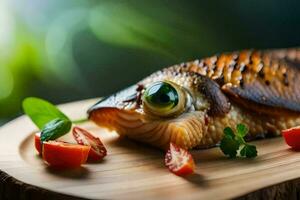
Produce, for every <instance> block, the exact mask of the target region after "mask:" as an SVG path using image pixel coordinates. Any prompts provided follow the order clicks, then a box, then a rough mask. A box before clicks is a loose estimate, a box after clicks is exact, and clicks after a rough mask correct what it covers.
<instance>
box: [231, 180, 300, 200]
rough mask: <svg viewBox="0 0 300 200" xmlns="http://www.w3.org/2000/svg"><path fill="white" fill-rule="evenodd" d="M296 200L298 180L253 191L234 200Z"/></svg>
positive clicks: (298, 192)
mask: <svg viewBox="0 0 300 200" xmlns="http://www.w3.org/2000/svg"><path fill="white" fill-rule="evenodd" d="M262 199H277V200H286V199H289V200H298V199H300V178H298V179H292V180H289V181H285V182H282V183H278V184H275V185H272V186H269V187H265V188H262V189H260V190H255V191H253V192H250V193H248V194H245V195H242V196H240V197H237V198H234V200H262Z"/></svg>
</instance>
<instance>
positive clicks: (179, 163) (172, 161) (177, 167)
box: [165, 143, 195, 176]
mask: <svg viewBox="0 0 300 200" xmlns="http://www.w3.org/2000/svg"><path fill="white" fill-rule="evenodd" d="M165 165H166V166H167V167H168V168H169V170H170V171H171V172H173V173H174V174H176V175H178V176H185V175H188V174H192V173H194V170H195V162H194V160H193V157H192V155H191V154H190V153H189V152H188V151H187V150H185V149H182V148H180V147H178V146H177V145H175V144H174V143H170V147H169V149H168V151H167V153H166V156H165Z"/></svg>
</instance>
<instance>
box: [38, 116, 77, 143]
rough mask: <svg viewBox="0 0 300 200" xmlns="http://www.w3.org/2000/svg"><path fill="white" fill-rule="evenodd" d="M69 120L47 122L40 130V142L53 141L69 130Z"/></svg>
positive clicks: (70, 124) (58, 119) (57, 119)
mask: <svg viewBox="0 0 300 200" xmlns="http://www.w3.org/2000/svg"><path fill="white" fill-rule="evenodd" d="M71 126H72V122H71V121H70V120H65V119H60V118H56V119H54V120H52V121H50V122H48V123H47V124H46V125H45V126H44V127H43V129H42V132H41V141H42V142H44V141H48V140H55V139H57V138H59V137H61V136H63V135H64V134H66V133H68V132H69V131H70V130H71Z"/></svg>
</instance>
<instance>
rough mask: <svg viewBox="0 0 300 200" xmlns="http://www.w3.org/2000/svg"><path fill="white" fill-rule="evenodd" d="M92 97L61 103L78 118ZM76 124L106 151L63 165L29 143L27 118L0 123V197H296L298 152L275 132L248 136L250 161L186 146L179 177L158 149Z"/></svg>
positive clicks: (299, 170)
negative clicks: (192, 166)
mask: <svg viewBox="0 0 300 200" xmlns="http://www.w3.org/2000/svg"><path fill="white" fill-rule="evenodd" d="M95 102H96V100H87V101H81V102H75V103H69V104H66V105H63V106H61V109H62V110H63V111H64V112H65V113H67V114H68V115H69V116H70V117H71V118H72V119H78V118H82V117H83V116H85V111H86V110H87V108H88V107H89V106H91V105H92V104H94V103H95ZM82 126H83V127H85V128H87V129H88V130H90V131H91V132H93V133H95V134H98V135H99V136H100V137H101V138H103V141H104V143H105V145H106V146H107V149H108V156H107V157H106V158H105V160H103V161H102V162H100V163H93V164H86V165H84V166H83V167H82V168H80V169H76V170H68V171H57V170H53V169H51V168H49V167H47V165H45V164H44V163H43V161H42V160H41V159H40V157H39V156H38V155H37V153H36V152H35V150H34V147H33V132H34V131H35V130H36V128H35V126H34V125H33V124H32V122H31V121H30V120H29V119H28V118H27V117H25V116H22V117H19V118H17V119H15V120H13V121H11V122H10V123H8V124H6V125H4V126H2V127H1V128H0V170H1V173H0V176H1V177H0V180H1V184H0V199H41V198H43V199H77V198H78V199H80V198H87V199H144V200H146V199H231V198H238V197H242V198H249V197H252V198H254V199H255V198H256V199H262V198H263V199H266V198H268V199H273V198H281V199H287V198H292V197H293V198H295V199H296V198H299V196H297V194H298V195H299V188H300V181H299V180H300V179H299V177H300V153H298V152H294V151H291V150H290V149H289V148H288V146H287V145H286V144H285V143H284V141H283V139H282V138H273V139H266V140H260V141H256V142H253V143H254V144H255V145H257V149H258V152H259V156H258V157H257V158H255V159H253V160H251V159H228V158H226V157H224V155H223V154H222V153H221V152H220V150H219V148H212V149H208V150H197V151H193V152H192V154H193V157H194V159H195V161H196V163H197V170H196V173H195V174H194V175H191V176H188V177H185V178H183V177H178V176H176V175H173V174H172V173H170V172H169V171H168V170H167V169H166V168H165V166H164V153H163V152H162V151H160V150H157V149H154V148H152V147H149V146H145V145H143V144H140V143H136V142H133V141H131V140H128V139H126V138H119V136H118V135H117V134H116V133H113V132H107V131H105V130H104V129H101V128H99V127H96V126H95V125H93V124H92V123H86V124H82ZM297 191H298V193H297ZM75 197H77V198H75Z"/></svg>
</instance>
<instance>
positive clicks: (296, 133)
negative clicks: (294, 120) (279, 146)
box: [282, 126, 300, 151]
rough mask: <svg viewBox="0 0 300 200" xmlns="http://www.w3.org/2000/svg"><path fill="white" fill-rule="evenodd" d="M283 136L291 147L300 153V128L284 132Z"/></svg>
mask: <svg viewBox="0 0 300 200" xmlns="http://www.w3.org/2000/svg"><path fill="white" fill-rule="evenodd" d="M282 135H283V137H284V139H285V142H286V143H287V144H288V145H289V146H290V147H292V148H293V149H294V150H297V151H300V126H298V127H293V128H290V129H286V130H283V131H282Z"/></svg>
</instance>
